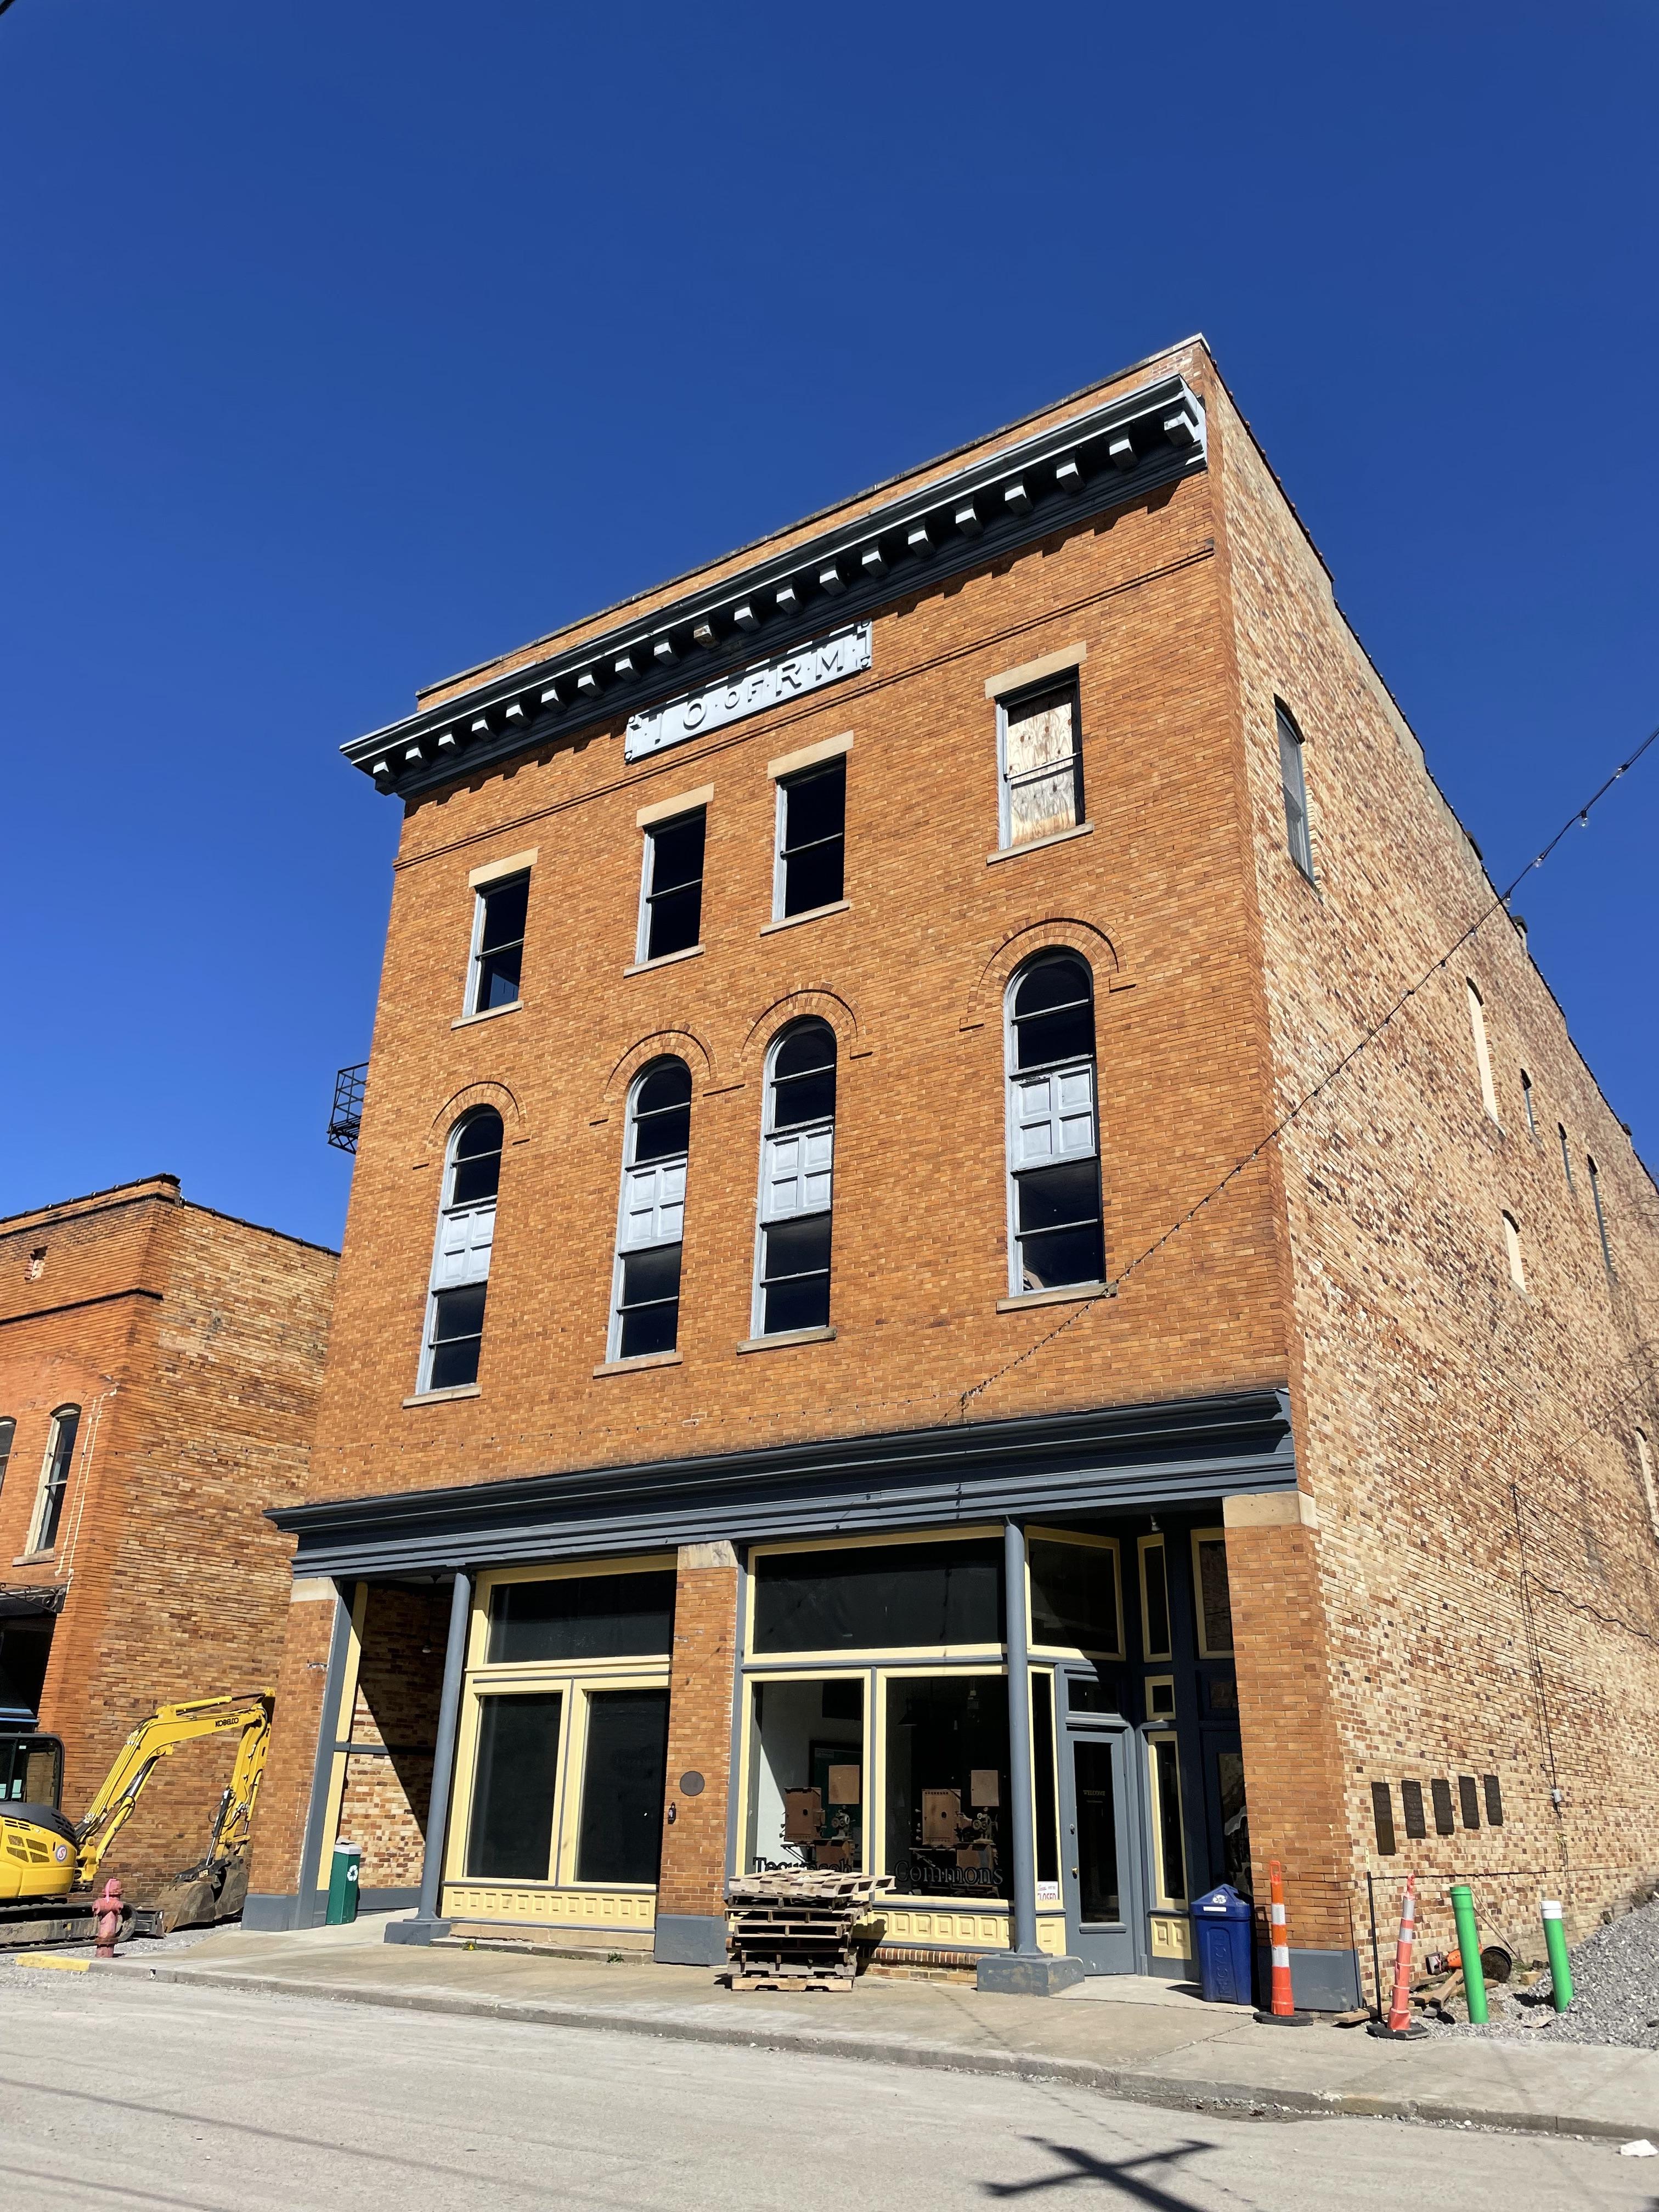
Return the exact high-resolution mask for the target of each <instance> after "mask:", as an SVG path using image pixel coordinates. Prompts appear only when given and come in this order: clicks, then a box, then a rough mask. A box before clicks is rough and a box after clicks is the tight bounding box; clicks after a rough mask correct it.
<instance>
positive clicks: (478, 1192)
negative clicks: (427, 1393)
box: [420, 1106, 504, 1390]
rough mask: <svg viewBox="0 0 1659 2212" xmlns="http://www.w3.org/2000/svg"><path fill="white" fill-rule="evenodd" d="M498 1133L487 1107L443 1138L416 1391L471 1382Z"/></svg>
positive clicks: (489, 1243) (490, 1235)
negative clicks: (440, 1182) (441, 1177)
mask: <svg viewBox="0 0 1659 2212" xmlns="http://www.w3.org/2000/svg"><path fill="white" fill-rule="evenodd" d="M503 1135H504V1133H503V1130H502V1127H501V1115H499V1114H498V1113H497V1112H496V1111H495V1108H494V1107H493V1106H486V1107H483V1108H481V1109H479V1111H478V1112H477V1113H476V1114H469V1115H465V1117H464V1118H463V1119H462V1120H461V1121H458V1122H457V1123H456V1124H455V1127H454V1128H453V1130H452V1131H451V1132H450V1138H449V1146H448V1157H447V1160H446V1162H445V1165H444V1193H443V1202H442V1205H441V1207H440V1210H439V1213H438V1238H437V1247H436V1249H435V1252H434V1254H433V1257H432V1280H431V1286H430V1291H429V1294H428V1298H427V1322H426V1340H425V1344H424V1346H423V1347H422V1358H421V1378H420V1388H421V1389H422V1390H453V1389H461V1388H463V1387H464V1386H465V1385H466V1384H468V1383H476V1382H477V1379H478V1356H479V1352H480V1351H481V1349H482V1347H483V1322H484V1300H485V1296H486V1293H487V1291H488V1290H489V1260H490V1254H491V1252H492V1251H493V1249H495V1194H496V1191H497V1188H499V1186H500V1183H501V1145H502V1141H503Z"/></svg>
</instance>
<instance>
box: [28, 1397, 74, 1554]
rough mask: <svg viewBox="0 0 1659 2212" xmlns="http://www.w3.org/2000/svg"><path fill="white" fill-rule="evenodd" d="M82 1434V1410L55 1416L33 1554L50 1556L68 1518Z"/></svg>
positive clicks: (43, 1471)
mask: <svg viewBox="0 0 1659 2212" xmlns="http://www.w3.org/2000/svg"><path fill="white" fill-rule="evenodd" d="M80 1431H81V1409H80V1407H78V1406H70V1407H65V1408H64V1411H63V1412H62V1413H54V1414H53V1415H52V1434H51V1436H50V1437H49V1438H48V1439H47V1443H46V1465H45V1466H44V1467H43V1468H42V1469H41V1471H40V1505H39V1507H38V1509H37V1510H36V1514H35V1528H34V1541H33V1543H32V1544H31V1545H30V1546H29V1549H30V1551H32V1552H50V1551H51V1550H52V1548H53V1547H54V1546H55V1545H56V1543H57V1541H58V1523H59V1522H60V1521H62V1519H63V1517H64V1498H65V1496H66V1495H67V1494H68V1491H69V1479H70V1468H72V1467H73V1466H74V1464H75V1439H76V1437H77V1436H78V1435H79V1434H80Z"/></svg>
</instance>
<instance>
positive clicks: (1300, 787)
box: [1273, 701, 1314, 883]
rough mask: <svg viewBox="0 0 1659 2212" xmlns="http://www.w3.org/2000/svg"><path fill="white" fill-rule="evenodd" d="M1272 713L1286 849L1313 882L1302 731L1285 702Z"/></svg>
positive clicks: (1279, 704) (1275, 704)
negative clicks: (1276, 739)
mask: <svg viewBox="0 0 1659 2212" xmlns="http://www.w3.org/2000/svg"><path fill="white" fill-rule="evenodd" d="M1273 711H1274V719H1275V720H1276V721H1277V723H1278V726H1279V787H1280V789H1281V791H1282V792H1283V794H1284V799H1285V848H1286V850H1287V851H1288V852H1289V854H1290V856H1291V859H1292V860H1294V861H1295V862H1296V865H1297V867H1298V868H1300V869H1301V871H1302V872H1303V874H1304V876H1305V877H1306V878H1308V881H1309V882H1310V883H1311V882H1312V881H1313V879H1314V865H1313V839H1312V837H1311V836H1310V834H1309V830H1308V785H1307V779H1306V777H1305V775H1304V772H1303V767H1302V732H1301V731H1300V730H1298V729H1297V726H1296V724H1295V723H1294V722H1293V721H1292V720H1291V714H1290V709H1289V708H1287V707H1285V705H1284V704H1283V703H1282V702H1279V701H1275V702H1274V709H1273Z"/></svg>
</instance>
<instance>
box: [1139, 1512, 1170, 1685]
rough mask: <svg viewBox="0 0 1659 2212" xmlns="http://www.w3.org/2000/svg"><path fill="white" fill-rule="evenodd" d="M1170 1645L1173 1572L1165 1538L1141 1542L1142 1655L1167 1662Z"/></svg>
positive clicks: (1160, 1537) (1147, 1539)
mask: <svg viewBox="0 0 1659 2212" xmlns="http://www.w3.org/2000/svg"><path fill="white" fill-rule="evenodd" d="M1171 1649H1172V1647H1171V1645H1170V1571H1169V1566H1168V1564H1167V1562H1166V1561H1165V1559H1164V1539H1163V1537H1162V1536H1143V1537H1142V1538H1141V1540H1140V1653H1141V1656H1142V1658H1144V1659H1167V1658H1169V1657H1170V1652H1171Z"/></svg>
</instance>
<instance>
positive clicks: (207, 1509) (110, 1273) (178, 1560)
mask: <svg viewBox="0 0 1659 2212" xmlns="http://www.w3.org/2000/svg"><path fill="white" fill-rule="evenodd" d="M41 1246H44V1247H45V1248H46V1251H45V1259H44V1261H43V1262H42V1264H41V1266H40V1272H39V1273H38V1275H36V1274H32V1273H31V1258H32V1255H33V1253H34V1252H35V1251H36V1250H37V1249H39V1248H40V1247H41ZM333 1273H334V1255H332V1254H331V1253H329V1252H325V1251H322V1250H320V1249H318V1248H316V1247H314V1246H311V1245H306V1244H301V1243H297V1242H296V1241H295V1240H294V1239H292V1238H289V1237H282V1236H279V1235H277V1234H276V1232H274V1231H269V1230H263V1229H258V1228H255V1227H252V1225H249V1224H246V1223H243V1222H238V1221H233V1220H229V1219H228V1218H225V1217H223V1216H221V1215H217V1214H214V1213H210V1212H208V1211H207V1210H206V1209H205V1208H203V1207H197V1206H190V1205H187V1204H185V1203H184V1202H183V1201H182V1200H180V1198H179V1192H178V1187H177V1184H176V1182H173V1181H172V1180H171V1179H169V1178H155V1179H153V1180H152V1181H151V1182H148V1183H145V1184H140V1185H136V1186H131V1187H129V1188H125V1189H122V1190H119V1191H116V1192H112V1193H106V1194H100V1195H99V1196H97V1197H96V1198H94V1199H90V1200H79V1201H75V1202H73V1203H72V1204H71V1205H70V1206H66V1207H60V1208H54V1209H51V1210H49V1211H46V1212H42V1213H39V1214H35V1215H29V1216H23V1217H21V1218H17V1219H15V1220H14V1221H9V1222H6V1223H4V1224H0V1411H6V1412H11V1411H12V1410H13V1409H14V1408H15V1409H16V1418H17V1420H18V1431H17V1441H16V1445H15V1449H14V1454H13V1459H12V1469H11V1470H9V1473H8V1478H7V1480H6V1483H5V1485H4V1486H3V1490H0V1546H9V1549H8V1550H6V1551H5V1552H3V1553H0V1558H5V1559H10V1560H11V1562H12V1564H11V1565H9V1566H7V1567H4V1568H0V1582H6V1581H9V1582H13V1583H27V1584H46V1585H51V1586H53V1587H56V1588H58V1589H62V1590H63V1591H64V1607H63V1611H62V1613H61V1615H60V1617H59V1620H58V1626H57V1629H56V1632H55V1634H54V1637H53V1643H52V1659H51V1665H50V1668H49V1671H48V1674H47V1678H46V1690H45V1692H44V1695H43V1699H42V1705H41V1721H42V1724H43V1725H44V1726H45V1727H46V1728H48V1729H53V1730H55V1731H56V1732H57V1733H58V1734H60V1735H62V1736H63V1738H64V1754H65V1759H64V1804H65V1807H66V1808H67V1809H68V1810H69V1811H70V1814H71V1816H72V1817H78V1816H79V1814H80V1813H81V1812H82V1810H83V1808H84V1807H85V1806H86V1804H87V1802H88V1801H89V1799H90V1798H91V1796H92V1794H93V1792H94V1790H95V1789H96V1788H97V1786H98V1784H99V1783H100V1781H101V1780H102V1778H103V1776H104V1774H105V1772H106V1770H107V1768H108V1766H109V1765H110V1762H111V1760H112V1759H113V1757H114V1755H115V1753H116V1751H117V1749H118V1747H119V1745H120V1743H121V1741H122V1740H123V1739H124V1737H125V1736H126V1735H127V1734H128V1733H129V1732H130V1730H131V1729H132V1728H133V1727H134V1726H135V1725H136V1724H137V1722H138V1721H140V1720H141V1719H143V1717H144V1716H145V1715H146V1714H147V1713H148V1712H149V1711H151V1710H152V1709H153V1707H154V1706H155V1705H158V1704H161V1703H166V1702H170V1701H174V1700H178V1699H186V1698H195V1697H205V1696H211V1695H214V1694H216V1693H218V1692H240V1691H244V1690H248V1689H252V1688H258V1687H261V1686H267V1685H270V1684H271V1683H273V1682H274V1679H275V1673H276V1666H277V1663H278V1661H279V1658H280V1656H281V1650H282V1644H283V1634H284V1631H285V1628H286V1617H287V1613H288V1610H289V1607H288V1557H289V1547H288V1544H287V1541H286V1540H285V1539H283V1537H282V1536H280V1535H279V1534H277V1533H276V1530H275V1529H273V1528H272V1527H271V1526H270V1522H267V1521H266V1520H265V1519H264V1513H263V1508H264V1505H265V1504H266V1503H267V1502H268V1501H269V1500H270V1498H272V1497H273V1496H282V1495H289V1496H292V1495H294V1494H295V1493H296V1492H299V1491H301V1490H302V1489H303V1487H304V1485H305V1480H306V1470H307V1455H308V1451H309V1445H310V1435H311V1425H312V1420H313V1413H314V1407H315V1401H316V1394H317V1389H318V1383H319V1376H320V1374H321V1370H322V1360H323V1352H324V1349H325V1338H326V1330H327V1324H328V1314H329V1301H330V1297H331V1290H332V1283H333ZM64 1402H76V1403H79V1404H80V1405H81V1406H82V1408H83V1413H82V1427H81V1434H80V1438H79V1443H78V1449H77V1454H76V1469H75V1474H74V1478H73V1480H72V1481H71V1485H70V1490H69V1492H67V1494H66V1496H65V1500H64V1513H63V1516H62V1521H61V1523H60V1528H59V1532H58V1543H57V1545H56V1547H55V1548H54V1551H53V1553H52V1555H51V1556H50V1557H49V1558H45V1559H25V1558H21V1557H20V1556H19V1555H20V1554H21V1547H22V1544H23V1541H24V1540H25V1534H26V1532H27V1527H28V1525H29V1515H30V1510H31V1508H32V1504H33V1494H34V1491H35V1488H36V1486H37V1484H38V1479H39V1474H40V1464H41V1461H42V1457H43V1455H44V1452H45V1449H46V1428H47V1424H48V1419H49V1415H50V1413H51V1411H52V1407H55V1406H57V1405H59V1404H62V1403H64ZM13 1470H15V1475H14V1473H13ZM233 1759H234V1745H232V1744H229V1743H225V1742H220V1743H204V1744H201V1745H191V1746H187V1747H182V1748H180V1749H179V1751H177V1752H176V1753H173V1756H172V1757H171V1758H170V1759H168V1760H167V1761H166V1762H165V1764H164V1765H162V1766H161V1767H160V1768H158V1769H157V1771H156V1772H155V1776H154V1777H153V1778H152V1779H151V1780H150V1781H149V1784H147V1785H146V1787H145V1790H144V1792H143V1796H142V1797H141V1798H140V1800H139V1802H138V1806H137V1810H136V1811H135V1813H134V1814H133V1815H132V1817H131V1820H129V1821H128V1823H127V1825H126V1826H125V1829H124V1830H123V1832H122V1833H121V1836H120V1838H119V1839H118V1843H117V1844H116V1846H115V1849H114V1850H113V1852H112V1856H111V1857H110V1858H109V1859H108V1860H107V1861H106V1866H105V1869H104V1870H105V1871H106V1872H110V1873H114V1874H118V1875H120V1876H122V1878H123V1879H124V1880H125V1881H127V1882H128V1883H129V1885H130V1886H131V1888H132V1889H133V1890H135V1891H142V1889H143V1887H146V1886H147V1885H148V1884H149V1883H151V1882H153V1881H155V1880H156V1879H157V1878H160V1877H162V1876H165V1875H171V1874H173V1873H176V1872H177V1871H178V1870H179V1869H180V1868H182V1867H184V1866H185V1865H186V1864H188V1863H191V1861H192V1860H194V1859H196V1858H197V1857H199V1856H200V1854H201V1852H202V1850H203V1849H204V1845H205V1843H206V1840H207V1832H208V1827H209V1824H210V1820H211V1817H212V1814H213V1811H214V1808H216V1805H217V1802H218V1799H219V1795H220V1793H221V1791H222V1789H223V1787H224V1784H225V1782H226V1781H227V1779H228V1775H229V1771H230V1766H231V1763H232V1761H233Z"/></svg>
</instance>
